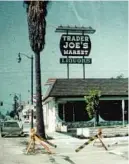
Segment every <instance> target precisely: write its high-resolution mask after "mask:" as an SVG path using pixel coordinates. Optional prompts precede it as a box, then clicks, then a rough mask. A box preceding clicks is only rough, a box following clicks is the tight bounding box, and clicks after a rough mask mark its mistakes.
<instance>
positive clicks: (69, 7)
mask: <svg viewBox="0 0 129 164" xmlns="http://www.w3.org/2000/svg"><path fill="white" fill-rule="evenodd" d="M46 21H47V27H46V45H45V48H44V50H43V51H42V52H41V72H42V74H41V77H42V92H43V95H44V94H45V91H46V87H45V86H44V84H45V82H46V81H47V79H48V78H67V65H66V64H60V63H59V59H60V58H62V54H61V52H60V48H59V43H60V37H61V35H62V34H61V33H56V32H55V29H56V28H57V27H58V26H59V25H64V26H67V25H69V26H75V25H76V26H79V27H80V26H84V27H88V26H91V27H92V28H94V29H96V32H95V33H94V34H91V35H90V39H91V44H92V49H91V52H90V55H89V57H90V58H92V64H87V65H85V76H86V78H111V77H117V76H118V75H120V74H123V75H124V77H128V2H127V1H51V2H50V3H49V5H48V14H47V17H46ZM19 52H21V53H25V54H27V55H29V56H31V55H34V53H33V52H32V50H31V47H30V44H29V38H28V24H27V17H26V10H25V8H24V7H23V2H22V1H12V2H11V1H3V2H2V1H0V101H3V102H4V105H3V106H2V107H0V111H2V112H4V113H5V112H6V111H7V110H11V109H12V103H13V95H14V93H17V94H21V99H22V101H27V100H28V99H29V98H30V92H29V91H28V90H30V84H31V76H30V75H31V74H30V70H31V61H30V60H29V59H27V58H26V57H24V56H22V61H21V63H18V62H17V56H18V53H19ZM82 77H83V70H82V65H80V64H76V65H75V64H72V65H70V78H82ZM34 78H35V75H34ZM34 92H35V79H34ZM10 94H11V95H10Z"/></svg>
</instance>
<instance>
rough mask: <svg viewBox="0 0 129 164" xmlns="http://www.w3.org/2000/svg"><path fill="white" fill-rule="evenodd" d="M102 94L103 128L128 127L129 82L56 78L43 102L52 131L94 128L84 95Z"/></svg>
mask: <svg viewBox="0 0 129 164" xmlns="http://www.w3.org/2000/svg"><path fill="white" fill-rule="evenodd" d="M93 89H95V90H96V89H97V90H99V91H100V92H101V96H100V102H99V113H98V118H99V125H100V126H101V125H103V126H104V125H118V124H119V125H123V126H124V125H125V124H127V123H128V79H127V78H122V79H56V80H55V81H54V82H53V83H52V84H51V85H50V87H49V90H48V92H47V95H46V97H45V98H44V101H43V110H44V120H45V126H46V128H47V129H48V131H51V132H52V131H56V130H60V129H61V127H62V125H65V126H67V128H68V129H70V128H79V127H90V126H93V125H94V119H95V118H94V117H93V118H92V119H90V118H89V116H88V113H87V111H86V102H85V99H84V96H86V95H88V93H89V91H90V90H93Z"/></svg>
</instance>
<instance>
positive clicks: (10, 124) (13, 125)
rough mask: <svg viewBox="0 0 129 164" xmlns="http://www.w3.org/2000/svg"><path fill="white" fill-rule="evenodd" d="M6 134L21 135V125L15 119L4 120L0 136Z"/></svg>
mask: <svg viewBox="0 0 129 164" xmlns="http://www.w3.org/2000/svg"><path fill="white" fill-rule="evenodd" d="M8 135H18V136H22V135H24V133H23V125H22V124H21V123H20V122H19V121H16V120H8V121H4V122H3V124H2V126H1V137H4V136H8Z"/></svg>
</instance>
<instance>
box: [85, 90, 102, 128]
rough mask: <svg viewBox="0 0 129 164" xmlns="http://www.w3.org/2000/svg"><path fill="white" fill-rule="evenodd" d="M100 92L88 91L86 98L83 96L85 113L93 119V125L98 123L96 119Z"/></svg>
mask: <svg viewBox="0 0 129 164" xmlns="http://www.w3.org/2000/svg"><path fill="white" fill-rule="evenodd" d="M100 95H101V92H100V91H99V90H94V89H93V90H90V91H89V94H88V95H87V96H84V98H85V101H86V111H87V113H88V115H89V117H90V118H93V117H95V124H96V122H97V125H98V122H99V118H98V113H99V110H98V105H99V98H100Z"/></svg>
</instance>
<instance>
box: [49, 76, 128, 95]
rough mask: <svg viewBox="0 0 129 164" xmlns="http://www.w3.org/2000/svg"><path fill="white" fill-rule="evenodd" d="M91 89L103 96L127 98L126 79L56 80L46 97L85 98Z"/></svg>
mask: <svg viewBox="0 0 129 164" xmlns="http://www.w3.org/2000/svg"><path fill="white" fill-rule="evenodd" d="M91 89H98V90H100V91H101V95H103V96H128V79H127V78H121V79H115V78H114V79H108V78H105V79H102V78H97V79H96V78H92V79H56V81H55V82H54V84H53V86H51V89H50V90H49V92H48V94H47V97H66V96H67V97H68V96H73V97H75V96H85V95H87V94H88V93H89V90H91Z"/></svg>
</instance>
